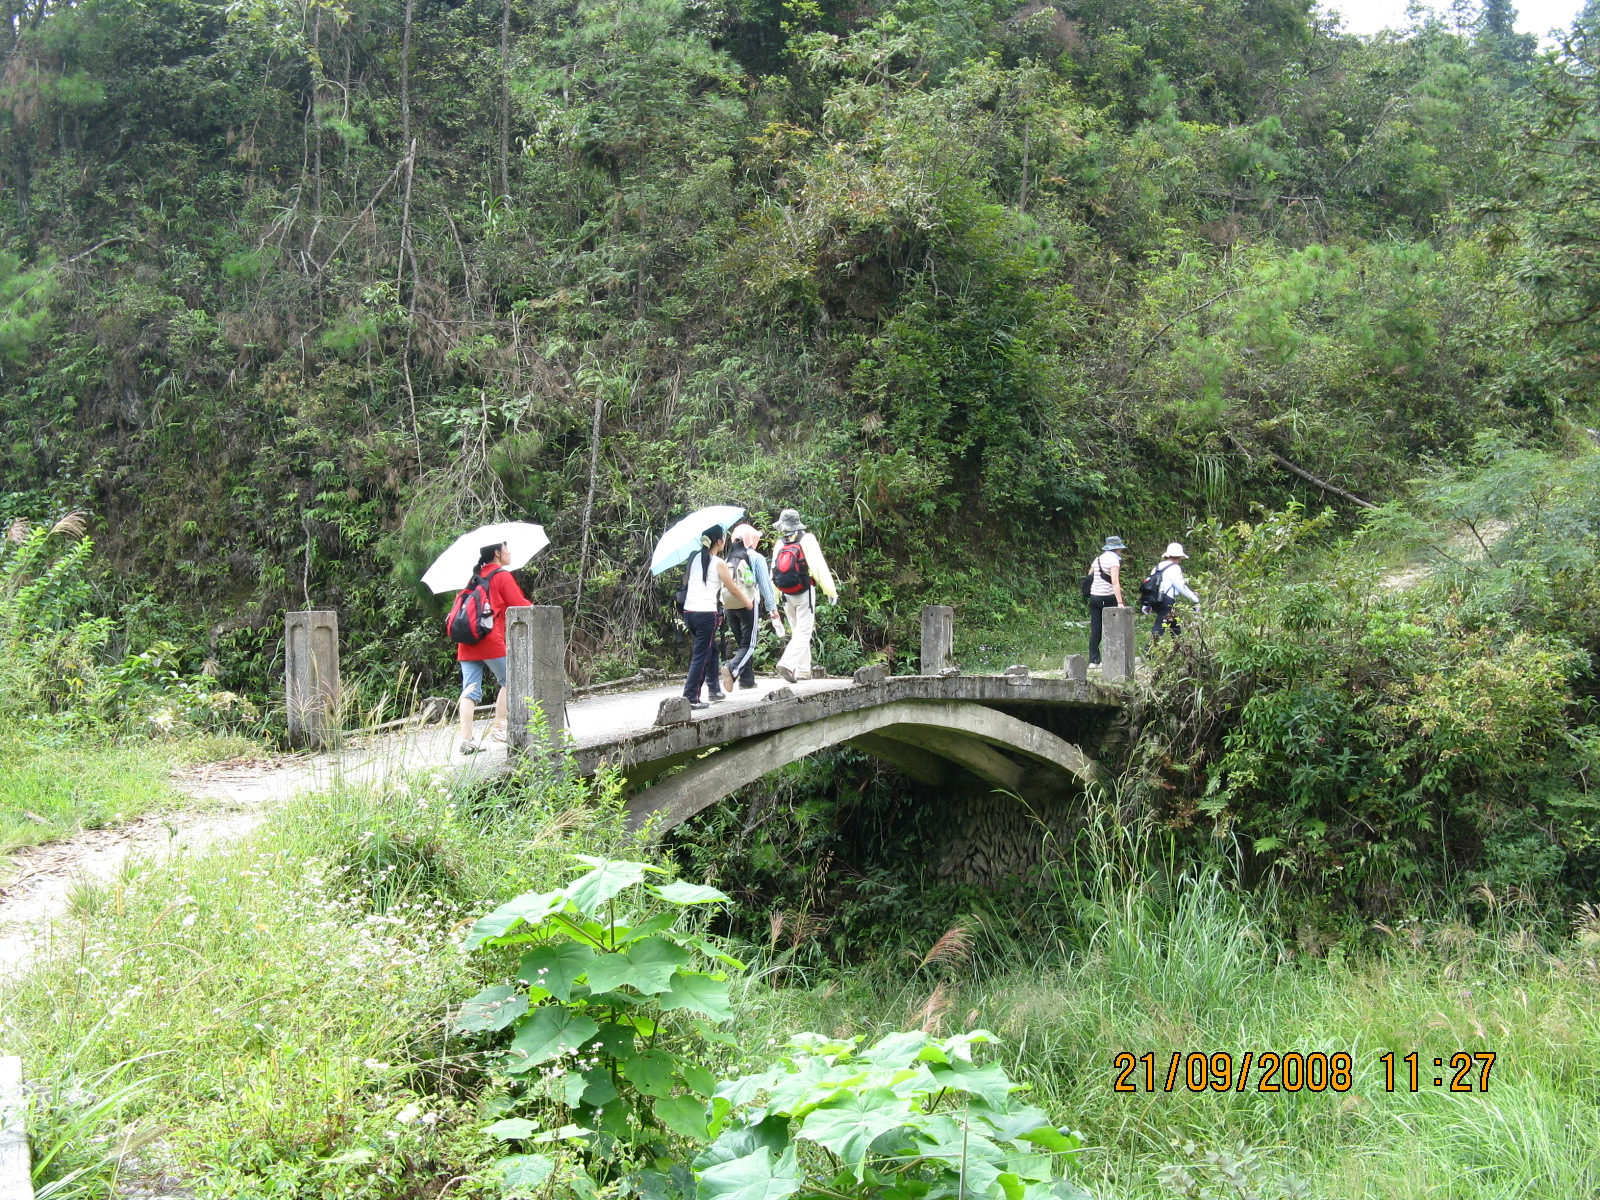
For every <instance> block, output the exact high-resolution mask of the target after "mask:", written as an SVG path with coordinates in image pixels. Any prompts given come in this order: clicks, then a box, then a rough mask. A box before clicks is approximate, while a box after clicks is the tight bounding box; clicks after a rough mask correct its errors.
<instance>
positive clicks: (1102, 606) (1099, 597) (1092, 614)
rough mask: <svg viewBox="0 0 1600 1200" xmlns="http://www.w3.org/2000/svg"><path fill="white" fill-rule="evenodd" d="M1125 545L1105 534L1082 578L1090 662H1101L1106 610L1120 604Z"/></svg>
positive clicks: (1096, 665)
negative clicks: (1101, 639) (1087, 608)
mask: <svg viewBox="0 0 1600 1200" xmlns="http://www.w3.org/2000/svg"><path fill="white" fill-rule="evenodd" d="M1127 548H1128V547H1127V545H1126V544H1125V543H1124V542H1123V540H1122V539H1121V538H1119V537H1114V536H1113V537H1108V538H1107V539H1106V540H1105V545H1103V546H1102V547H1101V548H1100V553H1099V555H1098V556H1097V557H1096V558H1095V560H1094V561H1093V562H1092V563H1090V564H1089V573H1088V575H1086V576H1084V580H1083V598H1084V599H1085V600H1087V601H1088V602H1089V665H1090V666H1091V667H1098V666H1099V665H1100V637H1101V632H1102V629H1103V627H1104V621H1105V610H1106V609H1108V608H1110V607H1112V606H1113V605H1115V606H1116V607H1118V608H1121V607H1122V553H1123V551H1125V550H1126V549H1127Z"/></svg>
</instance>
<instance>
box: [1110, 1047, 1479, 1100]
mask: <svg viewBox="0 0 1600 1200" xmlns="http://www.w3.org/2000/svg"><path fill="white" fill-rule="evenodd" d="M1494 1059H1495V1055H1494V1052H1493V1051H1490V1050H1478V1051H1473V1052H1469V1051H1466V1050H1457V1051H1456V1052H1455V1053H1454V1054H1452V1055H1450V1056H1449V1057H1448V1058H1444V1057H1439V1058H1435V1059H1434V1060H1433V1066H1434V1068H1435V1069H1436V1070H1437V1071H1438V1072H1439V1073H1438V1074H1437V1075H1431V1076H1430V1075H1429V1074H1428V1073H1427V1069H1426V1068H1427V1060H1426V1059H1423V1058H1421V1057H1419V1056H1418V1054H1417V1052H1416V1051H1414V1050H1413V1051H1412V1052H1411V1053H1410V1054H1407V1055H1403V1056H1397V1055H1396V1054H1395V1053H1394V1051H1392V1050H1391V1051H1389V1052H1388V1053H1387V1054H1380V1055H1378V1059H1377V1061H1378V1062H1379V1063H1381V1064H1382V1065H1383V1079H1384V1089H1383V1090H1384V1091H1386V1092H1395V1091H1410V1092H1416V1091H1421V1090H1422V1089H1423V1088H1424V1087H1425V1086H1426V1085H1427V1084H1429V1083H1432V1085H1433V1086H1434V1087H1436V1088H1440V1089H1442V1090H1445V1091H1451V1092H1487V1091H1488V1090H1489V1071H1490V1069H1491V1068H1492V1067H1493V1066H1494ZM1111 1069H1112V1071H1113V1072H1114V1078H1113V1082H1112V1085H1111V1087H1112V1090H1113V1091H1117V1092H1138V1091H1145V1092H1155V1091H1162V1092H1170V1091H1172V1090H1173V1089H1174V1088H1180V1087H1181V1088H1186V1089H1188V1090H1189V1091H1191V1092H1206V1091H1211V1092H1226V1091H1236V1092H1243V1091H1258V1092H1298V1091H1301V1090H1302V1089H1304V1090H1305V1091H1308V1092H1321V1091H1333V1092H1348V1091H1349V1090H1350V1086H1351V1084H1352V1083H1353V1082H1354V1071H1355V1061H1354V1059H1352V1058H1351V1056H1350V1055H1349V1054H1347V1053H1345V1052H1344V1051H1342V1050H1340V1051H1337V1052H1335V1053H1333V1054H1324V1053H1322V1052H1321V1051H1320V1050H1319V1051H1313V1052H1312V1053H1310V1054H1301V1053H1300V1052H1299V1051H1297V1050H1290V1051H1287V1052H1285V1053H1282V1054H1278V1053H1274V1052H1272V1051H1270V1050H1267V1051H1263V1052H1261V1053H1260V1054H1257V1053H1256V1052H1255V1051H1254V1050H1250V1051H1246V1052H1245V1054H1244V1055H1243V1056H1242V1058H1241V1059H1240V1060H1239V1062H1238V1064H1237V1069H1235V1063H1234V1058H1233V1055H1231V1054H1228V1053H1225V1052H1222V1051H1217V1052H1214V1053H1210V1054H1203V1053H1199V1052H1193V1053H1189V1054H1185V1053H1184V1052H1183V1051H1181V1050H1174V1051H1173V1052H1172V1057H1171V1058H1170V1059H1169V1060H1168V1061H1167V1062H1164V1063H1160V1064H1158V1063H1157V1061H1156V1056H1155V1055H1154V1054H1152V1053H1145V1054H1133V1053H1132V1052H1130V1051H1127V1050H1123V1051H1121V1052H1119V1053H1117V1054H1114V1055H1112V1057H1111ZM1141 1084H1142V1085H1143V1086H1142V1087H1141V1086H1140V1085H1141Z"/></svg>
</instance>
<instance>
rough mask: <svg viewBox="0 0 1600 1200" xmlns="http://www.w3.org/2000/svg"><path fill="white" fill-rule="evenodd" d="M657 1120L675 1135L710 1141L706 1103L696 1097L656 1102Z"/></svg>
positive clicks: (677, 1097)
mask: <svg viewBox="0 0 1600 1200" xmlns="http://www.w3.org/2000/svg"><path fill="white" fill-rule="evenodd" d="M654 1106H655V1110H656V1120H658V1121H660V1122H661V1123H662V1124H663V1125H665V1126H666V1127H667V1128H668V1129H670V1130H672V1132H673V1133H676V1134H679V1135H680V1136H682V1137H686V1138H692V1139H694V1140H695V1141H697V1142H704V1141H708V1140H709V1139H710V1137H711V1131H710V1130H709V1129H708V1128H707V1126H706V1102H705V1101H704V1100H701V1099H698V1098H697V1097H694V1096H668V1097H663V1098H661V1099H658V1100H656V1101H654Z"/></svg>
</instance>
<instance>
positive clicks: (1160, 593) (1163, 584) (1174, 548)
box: [1145, 542, 1200, 640]
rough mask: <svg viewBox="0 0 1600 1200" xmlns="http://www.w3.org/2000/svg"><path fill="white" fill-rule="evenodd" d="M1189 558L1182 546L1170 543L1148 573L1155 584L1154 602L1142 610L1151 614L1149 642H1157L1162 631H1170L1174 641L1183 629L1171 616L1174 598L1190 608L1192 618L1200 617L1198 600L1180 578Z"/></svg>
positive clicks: (1187, 583)
mask: <svg viewBox="0 0 1600 1200" xmlns="http://www.w3.org/2000/svg"><path fill="white" fill-rule="evenodd" d="M1188 557H1189V556H1188V555H1187V554H1185V553H1184V552H1183V545H1182V543H1179V542H1172V543H1171V544H1169V545H1168V546H1167V552H1166V554H1165V555H1163V556H1162V559H1161V561H1160V562H1158V563H1157V564H1156V565H1155V566H1154V567H1153V568H1151V571H1150V573H1151V574H1152V575H1155V576H1156V577H1157V578H1158V580H1159V583H1158V584H1157V588H1156V602H1155V604H1154V605H1153V606H1151V607H1148V608H1146V609H1145V611H1146V612H1151V613H1154V614H1155V617H1156V623H1155V627H1154V628H1153V629H1152V630H1151V631H1150V636H1151V638H1153V639H1157V640H1159V639H1160V637H1161V631H1162V628H1163V627H1166V628H1168V629H1171V630H1172V636H1173V637H1177V636H1178V635H1179V634H1181V633H1182V632H1183V626H1182V625H1180V624H1179V623H1178V618H1177V617H1176V616H1174V615H1173V612H1172V609H1173V606H1174V605H1176V604H1177V603H1178V597H1179V596H1183V597H1185V598H1186V599H1188V600H1189V601H1190V602H1191V603H1192V604H1193V605H1194V611H1195V615H1196V616H1198V615H1199V613H1200V597H1199V596H1196V595H1195V594H1194V591H1193V589H1191V588H1190V587H1189V581H1188V580H1186V579H1185V578H1184V577H1183V563H1184V560H1185V559H1187V558H1188Z"/></svg>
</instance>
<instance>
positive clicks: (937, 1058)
mask: <svg viewBox="0 0 1600 1200" xmlns="http://www.w3.org/2000/svg"><path fill="white" fill-rule="evenodd" d="M581 861H582V862H583V863H584V865H586V866H587V867H589V868H590V869H589V871H588V872H587V873H585V874H584V875H582V876H581V877H579V878H578V879H576V880H574V881H573V882H572V883H571V884H569V885H568V886H567V887H565V888H562V889H559V890H557V891H552V892H543V893H529V894H527V895H523V896H518V897H516V898H515V899H513V900H510V901H508V902H507V903H505V904H503V905H501V906H500V907H499V908H497V909H496V910H495V911H494V912H492V913H489V914H488V915H487V916H485V917H483V918H482V919H480V920H479V921H478V922H477V923H476V924H475V925H474V926H473V928H472V931H471V933H470V934H469V935H468V938H467V942H466V948H467V949H468V950H479V949H485V950H495V949H500V948H505V947H520V946H526V947H527V948H526V949H525V950H523V951H522V953H521V957H520V959H519V961H518V963H517V967H516V972H515V978H516V982H515V983H497V984H495V985H493V986H491V987H487V988H485V989H484V990H483V991H481V992H480V993H478V995H476V996H474V997H473V998H472V999H470V1000H468V1001H467V1002H466V1003H465V1004H463V1005H462V1007H461V1009H460V1010H459V1012H458V1014H457V1018H456V1023H455V1026H456V1030H457V1032H458V1033H462V1034H468V1035H492V1036H493V1037H495V1038H496V1041H495V1049H494V1050H493V1051H492V1052H491V1053H492V1054H493V1056H494V1058H493V1061H494V1063H495V1066H496V1068H497V1071H498V1074H499V1081H500V1083H501V1085H502V1090H501V1091H500V1092H499V1093H498V1094H497V1095H496V1096H495V1097H494V1099H492V1100H491V1101H490V1103H489V1104H488V1105H487V1106H486V1108H487V1110H488V1115H490V1116H492V1117H493V1118H495V1119H494V1120H493V1121H492V1123H491V1124H489V1125H488V1126H487V1127H486V1128H485V1130H484V1132H485V1133H486V1134H487V1135H488V1136H489V1137H491V1138H494V1139H497V1140H498V1141H501V1142H504V1143H506V1144H507V1146H508V1148H509V1149H513V1150H515V1151H516V1152H514V1153H509V1154H507V1155H505V1156H504V1157H502V1158H500V1159H499V1160H498V1162H497V1163H496V1173H497V1175H498V1178H499V1181H500V1184H501V1186H502V1189H503V1192H504V1194H505V1195H507V1196H515V1195H522V1194H525V1193H527V1192H528V1191H529V1190H531V1189H539V1190H540V1193H541V1194H544V1192H546V1191H548V1189H549V1188H550V1187H551V1186H552V1180H554V1181H555V1184H556V1185H562V1186H565V1187H566V1188H567V1189H568V1190H570V1191H571V1192H572V1193H573V1194H576V1195H578V1196H582V1197H593V1196H594V1195H595V1194H596V1193H597V1192H598V1191H599V1189H600V1188H602V1187H605V1188H607V1190H608V1191H609V1190H614V1191H615V1193H616V1195H618V1196H619V1197H622V1196H632V1195H638V1196H641V1197H645V1198H647V1200H689V1198H690V1197H693V1200H782V1198H783V1197H786V1196H791V1195H795V1194H805V1195H823V1196H832V1197H840V1198H845V1200H854V1198H860V1200H866V1198H868V1197H871V1198H874V1200H879V1198H881V1200H942V1198H943V1197H955V1198H956V1200H962V1198H964V1197H967V1196H972V1197H975V1198H984V1200H1077V1198H1078V1197H1085V1196H1087V1195H1088V1193H1087V1192H1085V1191H1083V1190H1082V1189H1081V1188H1080V1187H1078V1186H1077V1185H1076V1184H1075V1183H1073V1182H1072V1181H1071V1179H1070V1178H1068V1175H1069V1174H1070V1172H1071V1170H1072V1168H1073V1167H1074V1166H1075V1163H1076V1157H1077V1152H1078V1149H1079V1147H1080V1145H1081V1141H1080V1139H1079V1138H1078V1137H1077V1135H1075V1134H1072V1133H1069V1132H1066V1131H1063V1130H1060V1129H1058V1128H1056V1127H1055V1125H1053V1124H1052V1123H1051V1121H1050V1120H1049V1118H1048V1116H1047V1115H1046V1114H1045V1113H1044V1111H1043V1110H1041V1109H1039V1108H1035V1107H1033V1106H1031V1105H1028V1104H1025V1103H1023V1102H1022V1101H1021V1100H1020V1099H1019V1097H1018V1092H1019V1091H1020V1090H1022V1085H1019V1084H1015V1083H1013V1082H1012V1081H1011V1079H1010V1077H1009V1076H1008V1075H1007V1074H1006V1072H1005V1070H1004V1068H1003V1067H1001V1066H1000V1064H999V1063H997V1062H988V1063H983V1064H979V1063H978V1062H976V1061H975V1060H974V1058H973V1048H974V1047H975V1046H978V1045H982V1044H985V1043H991V1042H993V1041H994V1040H995V1039H994V1037H993V1035H991V1034H989V1033H987V1032H985V1031H983V1030H976V1031H973V1032H970V1033H964V1034H958V1035H956V1036H954V1037H949V1038H943V1039H939V1038H935V1037H933V1036H932V1035H930V1034H928V1033H925V1032H921V1031H913V1032H904V1033H892V1034H889V1035H888V1036H886V1037H884V1038H882V1039H881V1040H879V1041H878V1042H877V1043H875V1044H874V1045H872V1046H871V1047H869V1048H868V1049H866V1050H862V1049H861V1048H860V1039H859V1038H849V1039H830V1038H827V1037H824V1036H822V1035H821V1034H814V1033H804V1034H800V1035H797V1036H796V1037H795V1038H794V1040H792V1041H791V1042H790V1043H789V1045H788V1046H787V1047H786V1049H785V1051H784V1052H783V1053H782V1054H781V1055H779V1057H778V1058H777V1059H776V1061H775V1062H774V1063H773V1064H772V1065H771V1066H769V1067H768V1068H767V1069H765V1070H762V1071H759V1072H756V1073H752V1074H744V1075H740V1076H738V1077H736V1078H731V1079H724V1080H720V1081H719V1080H717V1079H716V1077H715V1076H714V1074H713V1072H712V1071H711V1070H710V1068H709V1067H708V1066H707V1065H706V1064H705V1063H703V1062H700V1061H698V1059H699V1058H702V1057H708V1058H709V1057H713V1055H712V1054H711V1053H710V1051H711V1047H712V1046H713V1044H715V1043H724V1044H731V1043H732V1039H731V1038H730V1037H729V1036H728V1035H727V1034H724V1033H720V1032H718V1031H717V1030H716V1029H715V1028H714V1026H713V1025H712V1024H711V1023H708V1022H707V1020H706V1019H705V1018H710V1021H711V1022H717V1023H720V1022H724V1021H727V1020H730V1019H731V1018H732V1016H733V1010H732V1001H731V998H730V995H729V983H728V978H727V974H726V972H723V971H719V970H704V969H700V968H699V966H697V965H696V964H701V963H711V962H718V963H721V964H722V965H724V966H727V967H730V968H732V969H733V970H736V971H737V970H742V969H743V964H741V963H740V962H739V961H738V960H737V959H734V958H732V957H731V956H730V955H728V954H726V953H724V952H723V951H721V950H720V949H718V948H717V947H716V946H715V945H714V944H713V943H712V942H710V941H708V940H707V939H706V938H705V937H704V936H703V935H702V934H701V933H700V932H699V931H698V930H696V929H694V928H691V927H689V925H690V922H688V921H686V918H687V917H688V916H689V915H690V913H689V910H691V909H692V908H693V907H694V906H697V905H706V904H720V903H725V902H726V901H727V897H725V896H724V895H723V894H722V893H721V892H718V891H717V890H716V889H715V888H710V887H705V886H703V885H697V884H688V883H683V882H669V881H666V880H661V881H659V882H658V881H657V879H656V878H655V877H657V876H662V875H664V874H665V872H664V871H663V870H662V869H661V868H659V867H654V866H650V865H647V864H644V863H634V862H622V861H614V860H601V859H593V858H582V859H581ZM508 1033H509V1035H510V1036H509V1042H506V1041H505V1040H504V1038H505V1035H507V1034H508ZM521 1113H526V1114H528V1115H526V1116H524V1115H513V1114H521Z"/></svg>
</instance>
